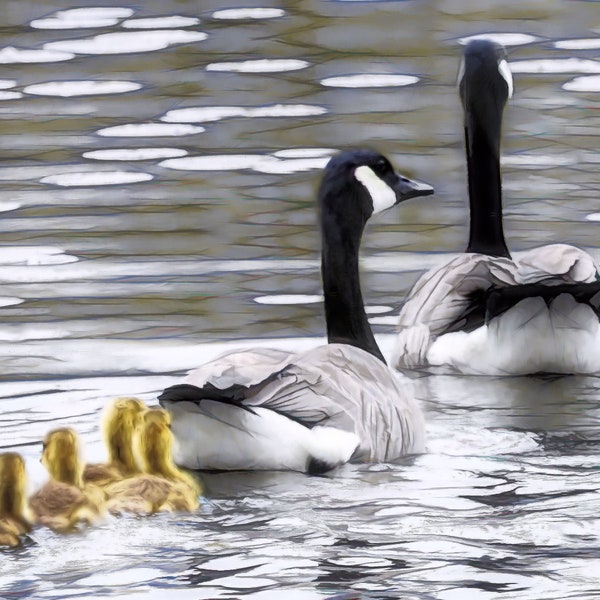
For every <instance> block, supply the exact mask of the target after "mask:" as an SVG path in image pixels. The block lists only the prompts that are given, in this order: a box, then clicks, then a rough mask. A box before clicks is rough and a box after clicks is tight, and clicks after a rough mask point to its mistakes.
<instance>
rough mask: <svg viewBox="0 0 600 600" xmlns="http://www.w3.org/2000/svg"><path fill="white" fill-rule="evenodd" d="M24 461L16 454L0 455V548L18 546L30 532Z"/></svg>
mask: <svg viewBox="0 0 600 600" xmlns="http://www.w3.org/2000/svg"><path fill="white" fill-rule="evenodd" d="M25 483H26V475H25V461H24V460H23V457H22V456H21V455H20V454H17V453H16V452H4V453H3V454H0V546H18V545H19V544H20V543H21V536H22V535H24V534H26V533H29V532H30V531H31V525H30V524H29V519H28V517H27V503H26V494H25Z"/></svg>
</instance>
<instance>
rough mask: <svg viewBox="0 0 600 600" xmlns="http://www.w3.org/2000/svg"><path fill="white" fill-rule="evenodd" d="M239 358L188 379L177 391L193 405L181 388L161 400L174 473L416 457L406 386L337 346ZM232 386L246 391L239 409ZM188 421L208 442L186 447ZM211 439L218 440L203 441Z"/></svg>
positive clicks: (415, 425) (231, 355) (355, 351)
mask: <svg viewBox="0 0 600 600" xmlns="http://www.w3.org/2000/svg"><path fill="white" fill-rule="evenodd" d="M239 354H240V351H234V352H228V353H226V354H224V355H222V356H220V357H218V358H217V359H215V360H214V361H212V362H210V363H207V364H205V365H203V366H202V367H201V368H200V369H197V370H195V371H192V372H191V373H190V374H189V376H188V377H187V378H186V380H185V384H187V385H189V386H190V388H191V387H193V389H195V390H196V392H195V397H194V396H193V395H192V392H193V390H192V389H189V388H188V389H187V394H185V395H181V394H179V395H178V393H177V392H178V388H179V391H182V390H181V387H180V386H174V387H173V388H168V389H167V390H165V392H164V393H163V395H162V396H161V397H160V398H159V399H160V402H161V404H163V406H165V407H167V408H168V409H169V410H170V412H171V414H172V425H171V426H172V429H173V432H174V433H175V437H176V439H177V440H178V448H177V450H176V459H177V462H179V463H180V464H182V465H184V466H187V467H189V468H196V469H200V468H202V469H232V468H253V469H259V468H262V469H283V468H285V469H292V470H298V471H307V470H309V465H310V462H311V460H312V461H320V462H322V463H326V464H327V465H328V468H333V467H334V466H337V465H338V464H343V463H344V462H347V461H348V460H350V459H351V458H352V459H353V460H357V461H390V460H394V459H397V458H398V457H400V456H403V455H405V454H412V453H418V452H423V451H424V447H425V428H424V421H423V417H422V414H421V411H420V409H419V407H418V405H417V403H416V402H415V400H414V399H413V398H412V396H411V394H410V382H409V381H407V380H405V378H403V377H401V376H399V375H398V374H395V373H393V372H392V371H391V370H390V369H388V368H387V367H386V365H384V364H383V363H382V362H381V361H379V360H377V359H376V358H374V357H373V356H372V355H371V354H369V353H367V352H365V351H363V350H360V349H359V348H355V347H353V346H349V345H344V344H328V345H325V346H319V347H318V348H315V349H313V350H309V351H308V352H304V353H301V354H292V353H284V352H280V351H272V350H265V349H253V350H245V351H243V354H244V361H243V362H242V363H239V362H238V360H239V358H240V357H239ZM263 358H266V364H262V365H261V368H262V369H263V371H262V376H265V379H264V380H263V381H257V380H258V379H259V376H258V375H257V373H258V371H255V370H253V369H252V368H251V367H252V366H255V365H256V364H258V363H259V362H260V360H261V359H263ZM280 359H284V360H280ZM237 366H239V373H238V372H237V369H236V367H237ZM274 368H276V369H277V372H278V375H277V376H276V377H272V370H273V369H274ZM267 371H268V373H267ZM238 376H239V379H238ZM234 379H235V380H244V381H245V382H246V383H248V387H247V388H246V390H247V393H246V395H245V397H244V398H243V399H241V400H240V399H239V398H238V399H235V400H234V399H232V398H231V395H230V394H228V393H227V391H226V390H227V389H228V388H231V382H232V381H233V380H234ZM265 381H266V383H264V382H265ZM206 383H210V385H211V387H212V388H216V389H222V390H224V391H225V393H224V395H223V397H222V398H221V399H220V400H217V399H216V398H215V396H214V394H213V396H212V398H211V399H209V400H207V399H206V398H205V397H204V394H203V387H204V385H205V384H206ZM263 383H264V385H263ZM391 398H393V400H390V399H391ZM238 402H240V403H241V405H242V406H238V405H237V403H238ZM181 404H184V405H185V406H183V407H182V406H181ZM178 405H180V406H179V407H178ZM190 405H191V406H190ZM192 407H193V408H192ZM184 408H185V410H184ZM240 408H243V409H245V410H240ZM191 415H193V419H194V430H197V428H198V427H200V428H201V430H202V431H203V432H206V435H210V439H209V438H206V437H205V435H204V434H203V435H201V436H199V435H197V434H196V435H194V436H193V439H190V435H189V433H190V432H189V428H190V427H191V420H190V419H191ZM267 425H269V427H267ZM270 425H275V427H271V426H270ZM217 430H218V431H219V435H218V436H217V435H211V434H210V432H211V431H212V432H215V431H217ZM282 436H283V438H284V439H283V440H282V439H281V438H282ZM258 437H260V438H261V441H260V443H259V441H258V440H257V438H258ZM214 438H218V440H216V439H214ZM282 442H283V443H282Z"/></svg>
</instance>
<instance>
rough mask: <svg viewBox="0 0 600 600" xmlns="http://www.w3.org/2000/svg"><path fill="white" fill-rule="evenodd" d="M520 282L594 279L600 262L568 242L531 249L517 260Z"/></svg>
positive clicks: (552, 283)
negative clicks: (596, 261)
mask: <svg viewBox="0 0 600 600" xmlns="http://www.w3.org/2000/svg"><path fill="white" fill-rule="evenodd" d="M515 262H516V264H517V268H518V271H517V281H518V283H525V284H529V283H543V284H545V285H561V284H564V283H592V282H593V281H596V280H597V279H598V272H597V268H596V264H595V263H594V260H593V259H592V257H591V256H590V255H589V254H588V253H587V252H585V251H583V250H581V249H580V248H576V247H575V246H570V245H568V244H550V245H548V246H541V247H539V248H533V249H531V250H528V251H527V252H525V253H524V254H522V255H521V256H520V258H519V259H518V260H516V261H515Z"/></svg>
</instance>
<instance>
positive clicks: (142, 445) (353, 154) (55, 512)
mask: <svg viewBox="0 0 600 600" xmlns="http://www.w3.org/2000/svg"><path fill="white" fill-rule="evenodd" d="M458 87H459V95H460V99H461V102H462V106H463V110H464V131H465V146H466V161H467V168H468V190H469V207H470V232H469V241H468V245H467V250H466V252H465V253H464V254H462V255H460V256H458V257H456V258H453V259H452V260H450V261H448V262H446V263H445V264H444V265H442V266H441V267H438V268H435V269H432V270H431V271H429V272H427V273H425V274H424V275H423V276H422V277H421V278H420V279H419V280H418V281H417V283H416V284H415V286H414V288H413V289H412V291H411V292H410V293H409V295H408V297H407V299H406V301H405V303H404V306H403V308H402V310H401V312H400V315H399V324H398V335H397V339H396V345H395V349H394V354H393V359H392V366H393V367H395V368H396V369H400V370H413V369H416V370H426V371H433V372H438V371H451V372H461V373H469V374H495V375H505V374H532V373H539V372H554V373H595V372H599V371H600V353H596V352H595V351H594V350H595V349H596V348H597V347H598V344H599V343H600V339H599V337H598V336H600V328H599V325H598V314H599V313H600V293H599V292H600V281H599V276H598V272H597V269H596V266H595V264H594V261H593V260H592V258H591V257H590V256H589V255H588V254H587V253H585V252H583V251H582V250H580V249H578V248H575V247H573V246H569V245H566V244H553V245H549V246H544V247H542V248H535V249H533V250H530V251H528V252H526V253H524V254H523V255H521V256H520V258H518V259H514V258H512V257H511V254H510V252H509V249H508V246H507V244H506V241H505V238H504V232H503V226H502V187H501V174H500V140H501V124H502V113H503V110H504V106H505V104H506V102H507V100H508V98H510V97H511V96H512V94H513V80H512V75H511V72H510V69H509V67H508V63H507V60H506V52H505V50H504V48H503V47H502V46H500V45H499V44H497V43H495V42H492V41H490V40H476V41H472V42H470V43H469V44H468V45H467V46H466V48H465V51H464V56H463V58H462V61H461V64H460V68H459V77H458ZM432 193H433V188H432V187H430V186H429V185H427V184H424V183H419V182H416V181H411V180H410V179H408V178H406V177H405V176H403V175H400V174H398V173H397V172H396V171H395V170H394V168H393V167H392V165H391V163H390V161H389V160H388V159H387V158H386V157H384V156H382V155H381V154H379V153H377V152H375V151H372V150H352V151H345V152H341V153H340V154H338V155H337V156H335V157H333V158H332V159H331V160H330V161H329V163H328V164H327V166H326V167H325V170H324V173H323V177H322V181H321V185H320V187H319V191H318V198H317V200H318V208H319V223H320V231H321V242H322V254H321V274H322V280H323V293H324V299H325V321H326V328H327V341H328V343H327V344H325V345H321V346H318V347H316V348H314V349H312V350H309V351H306V352H302V353H298V352H292V351H284V350H278V349H277V350H276V349H266V348H248V349H238V350H234V351H230V352H227V353H225V354H223V355H221V356H219V357H217V358H215V359H214V360H212V361H210V362H208V363H206V364H204V365H202V366H200V367H199V368H197V369H195V370H193V371H192V372H191V373H189V375H188V376H187V377H186V379H185V380H184V381H183V382H182V383H179V384H177V385H173V386H171V387H169V388H167V389H165V390H164V391H163V392H162V393H161V394H160V395H159V402H160V404H161V405H162V407H163V409H160V408H155V409H147V408H146V407H145V405H144V404H143V403H142V402H141V401H139V400H136V399H133V398H121V399H119V400H117V401H115V402H114V403H113V404H112V405H111V406H110V407H109V409H108V411H107V416H106V418H105V421H104V426H103V431H104V438H105V442H106V446H107V450H108V456H109V458H108V462H107V463H106V464H100V465H86V466H84V465H83V464H82V463H81V461H80V459H79V455H78V445H79V441H78V436H77V435H76V433H75V432H74V431H73V430H71V429H67V428H63V429H57V430H54V431H51V432H49V433H48V435H47V437H46V439H45V441H44V450H43V454H42V462H43V463H44V465H45V466H46V468H47V470H48V473H49V475H50V480H49V481H48V483H46V484H45V485H44V486H43V487H42V488H40V489H39V490H38V491H37V492H36V493H34V494H33V495H32V496H31V497H30V498H29V499H28V500H27V498H26V494H25V465H24V462H23V459H22V458H21V457H20V456H19V455H18V454H15V453H5V454H2V455H0V544H5V545H15V544H17V543H19V540H20V539H21V537H22V536H23V535H24V534H26V533H27V532H28V531H30V528H31V526H32V524H39V525H45V526H48V527H51V528H52V529H54V530H56V531H69V530H71V529H73V528H76V527H78V524H80V523H93V522H95V521H97V520H98V519H99V518H101V517H102V515H103V514H105V513H106V512H111V513H115V514H120V513H122V512H134V513H142V514H148V513H154V512H157V511H162V510H167V511H192V510H195V509H196V508H197V507H198V495H199V493H200V491H201V490H200V486H199V485H198V483H197V482H196V481H195V480H194V479H193V478H192V477H191V476H190V475H189V474H187V473H184V472H183V471H181V470H180V469H179V468H178V467H176V466H175V463H177V464H178V465H180V466H183V467H187V468H190V469H220V470H237V469H283V470H294V471H300V472H304V473H309V474H320V473H324V472H327V471H329V470H331V469H334V468H335V467H337V466H339V465H342V464H344V463H346V462H348V461H362V462H378V461H393V460H396V459H398V458H399V457H402V456H405V455H407V454H418V453H421V452H424V451H425V424H424V418H423V415H422V412H421V409H420V408H419V406H418V404H417V402H416V401H415V399H414V398H413V397H412V396H411V395H410V394H408V393H407V380H406V378H405V376H403V375H402V374H400V373H398V372H397V371H396V370H394V369H392V368H390V367H389V366H388V365H387V364H386V361H385V359H384V357H383V354H382V353H381V351H380V349H379V347H378V345H377V342H376V340H375V337H374V335H373V332H372V330H371V328H370V325H369V322H368V318H367V314H366V311H365V307H364V301H363V295H362V291H361V287H360V279H359V247H360V243H361V239H362V236H363V233H364V230H365V227H366V224H367V222H368V220H369V219H370V218H371V217H372V216H373V215H376V214H378V213H381V212H383V211H386V210H388V209H391V208H392V207H393V206H395V205H397V204H399V203H401V202H404V201H407V200H409V199H411V198H416V197H420V196H426V195H429V194H432ZM173 436H174V438H175V439H176V441H177V444H176V447H174V448H173V439H174V438H173Z"/></svg>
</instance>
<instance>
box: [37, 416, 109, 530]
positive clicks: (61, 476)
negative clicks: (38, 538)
mask: <svg viewBox="0 0 600 600" xmlns="http://www.w3.org/2000/svg"><path fill="white" fill-rule="evenodd" d="M42 464H43V465H44V466H45V467H46V469H47V471H48V473H49V475H50V481H48V482H47V483H46V484H44V485H43V486H42V487H41V488H40V489H39V490H38V491H37V492H35V493H34V494H33V496H31V498H29V506H30V508H31V510H32V512H33V514H34V517H35V521H36V522H38V523H40V524H42V525H46V526H48V527H50V528H51V529H54V530H55V531H60V532H66V531H71V530H73V529H75V528H76V526H77V524H78V523H79V522H84V523H87V524H90V523H92V522H94V521H96V520H97V519H98V518H99V517H101V516H102V511H103V506H102V504H103V497H104V496H103V494H100V493H99V492H98V490H97V489H95V488H93V487H92V488H86V487H84V483H83V477H82V474H83V463H82V462H81V459H80V457H79V438H78V436H77V434H76V433H75V431H73V430H72V429H69V428H66V427H64V428H60V429H54V430H53V431H50V432H49V433H48V434H47V435H46V437H45V439H44V443H43V451H42Z"/></svg>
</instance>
